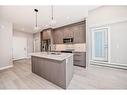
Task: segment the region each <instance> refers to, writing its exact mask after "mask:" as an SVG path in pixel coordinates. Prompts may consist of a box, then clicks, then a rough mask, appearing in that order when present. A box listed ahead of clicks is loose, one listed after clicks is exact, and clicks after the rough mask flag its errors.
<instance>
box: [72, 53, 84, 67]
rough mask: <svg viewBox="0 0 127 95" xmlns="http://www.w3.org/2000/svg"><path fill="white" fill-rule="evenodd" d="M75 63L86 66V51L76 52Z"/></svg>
mask: <svg viewBox="0 0 127 95" xmlns="http://www.w3.org/2000/svg"><path fill="white" fill-rule="evenodd" d="M74 65H77V66H82V67H86V52H74Z"/></svg>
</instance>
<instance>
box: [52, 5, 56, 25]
mask: <svg viewBox="0 0 127 95" xmlns="http://www.w3.org/2000/svg"><path fill="white" fill-rule="evenodd" d="M55 23H56V21H55V20H54V9H53V5H51V26H53V24H55Z"/></svg>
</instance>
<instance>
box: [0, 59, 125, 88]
mask: <svg viewBox="0 0 127 95" xmlns="http://www.w3.org/2000/svg"><path fill="white" fill-rule="evenodd" d="M0 89H62V88H60V87H58V86H56V85H55V84H53V83H51V82H49V81H47V80H45V79H44V78H42V77H40V76H38V75H36V74H34V73H32V72H31V61H30V60H29V59H25V60H19V61H14V67H12V68H9V69H6V70H1V71H0ZM68 89H82V90H83V89H127V70H122V69H115V68H109V67H102V66H95V65H89V66H88V68H87V69H84V68H82V67H77V66H74V76H73V79H72V80H71V82H70V85H69V87H68Z"/></svg>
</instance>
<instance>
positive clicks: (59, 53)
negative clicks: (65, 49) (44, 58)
mask: <svg viewBox="0 0 127 95" xmlns="http://www.w3.org/2000/svg"><path fill="white" fill-rule="evenodd" d="M47 53H48V54H53V55H61V52H47Z"/></svg>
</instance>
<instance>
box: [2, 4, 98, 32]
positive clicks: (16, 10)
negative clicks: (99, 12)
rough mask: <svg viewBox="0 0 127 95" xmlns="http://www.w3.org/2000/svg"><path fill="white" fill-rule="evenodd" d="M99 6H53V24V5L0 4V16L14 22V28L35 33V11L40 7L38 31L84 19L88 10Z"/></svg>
mask: <svg viewBox="0 0 127 95" xmlns="http://www.w3.org/2000/svg"><path fill="white" fill-rule="evenodd" d="M97 7H98V6H53V11H54V12H53V15H54V20H55V23H53V24H52V26H51V6H0V11H1V12H0V16H1V18H2V19H4V20H6V21H10V22H12V23H13V26H14V27H13V28H14V30H18V31H24V32H30V33H34V32H37V31H36V30H35V29H34V26H35V12H34V9H35V8H36V9H38V10H39V12H38V27H39V29H38V31H40V30H43V29H46V28H49V27H53V28H56V27H60V26H64V25H67V24H71V23H75V22H78V21H82V20H84V19H85V17H87V16H88V11H89V10H92V9H95V8H97Z"/></svg>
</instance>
